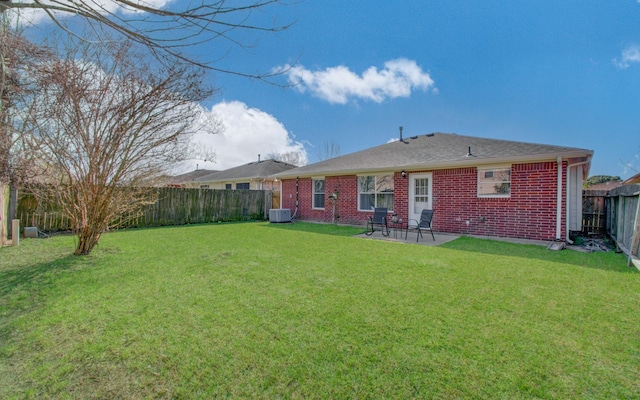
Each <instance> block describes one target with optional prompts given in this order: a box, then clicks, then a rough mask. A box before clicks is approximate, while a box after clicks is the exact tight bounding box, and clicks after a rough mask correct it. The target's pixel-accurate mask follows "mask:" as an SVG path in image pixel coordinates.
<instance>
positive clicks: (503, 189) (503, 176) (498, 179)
mask: <svg viewBox="0 0 640 400" xmlns="http://www.w3.org/2000/svg"><path fill="white" fill-rule="evenodd" d="M509 196H511V167H499V168H483V169H478V197H509Z"/></svg>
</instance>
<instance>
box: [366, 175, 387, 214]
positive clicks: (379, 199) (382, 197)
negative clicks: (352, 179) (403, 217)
mask: <svg viewBox="0 0 640 400" xmlns="http://www.w3.org/2000/svg"><path fill="white" fill-rule="evenodd" d="M377 207H385V208H387V210H388V211H393V175H378V176H374V175H367V176H359V177H358V210H359V211H373V209H374V208H377Z"/></svg>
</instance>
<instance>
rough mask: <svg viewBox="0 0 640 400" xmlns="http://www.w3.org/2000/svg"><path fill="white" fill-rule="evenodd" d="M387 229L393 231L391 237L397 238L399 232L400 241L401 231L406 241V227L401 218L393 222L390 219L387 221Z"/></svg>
mask: <svg viewBox="0 0 640 400" xmlns="http://www.w3.org/2000/svg"><path fill="white" fill-rule="evenodd" d="M389 228H390V229H393V237H394V238H396V239H397V238H398V231H400V239H402V231H404V238H405V240H406V239H407V230H408V225H407V223H406V222H404V221H403V220H402V218H398V219H396V220H395V221H394V220H393V218H392V219H390V220H389Z"/></svg>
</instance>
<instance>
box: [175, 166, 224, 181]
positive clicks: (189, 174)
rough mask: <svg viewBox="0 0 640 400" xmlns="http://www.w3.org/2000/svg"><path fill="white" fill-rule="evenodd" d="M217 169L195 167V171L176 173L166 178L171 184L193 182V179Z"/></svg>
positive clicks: (214, 171)
mask: <svg viewBox="0 0 640 400" xmlns="http://www.w3.org/2000/svg"><path fill="white" fill-rule="evenodd" d="M216 172H218V171H216V170H213V169H196V170H195V171H191V172H187V173H185V174H181V175H176V176H172V177H169V178H168V181H169V182H168V183H172V184H181V183H188V182H193V181H194V180H195V179H198V178H199V177H201V176H205V175H211V174H213V173H216Z"/></svg>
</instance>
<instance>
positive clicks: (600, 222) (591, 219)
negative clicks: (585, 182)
mask: <svg viewBox="0 0 640 400" xmlns="http://www.w3.org/2000/svg"><path fill="white" fill-rule="evenodd" d="M608 192H609V191H608V190H583V191H582V232H583V233H587V234H588V233H596V234H603V233H605V232H606V229H607V226H606V223H607V219H606V217H607V213H606V211H605V201H604V199H605V196H607V193H608Z"/></svg>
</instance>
